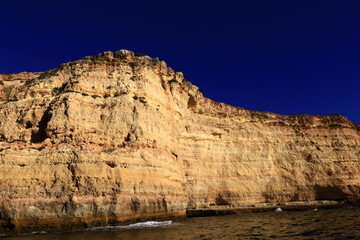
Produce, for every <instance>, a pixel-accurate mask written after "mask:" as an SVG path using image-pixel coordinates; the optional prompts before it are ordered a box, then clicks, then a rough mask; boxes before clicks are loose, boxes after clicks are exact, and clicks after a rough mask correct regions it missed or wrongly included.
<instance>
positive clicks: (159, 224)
mask: <svg viewBox="0 0 360 240" xmlns="http://www.w3.org/2000/svg"><path fill="white" fill-rule="evenodd" d="M173 224H175V223H174V222H173V221H161V222H158V221H147V222H139V223H134V224H130V225H125V226H106V227H93V228H88V229H86V230H87V231H101V230H115V229H138V228H154V227H167V226H170V225H173Z"/></svg>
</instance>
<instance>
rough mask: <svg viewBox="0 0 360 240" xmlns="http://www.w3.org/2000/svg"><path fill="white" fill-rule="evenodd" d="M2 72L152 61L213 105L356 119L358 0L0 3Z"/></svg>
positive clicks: (359, 103) (359, 51) (359, 73)
mask: <svg viewBox="0 0 360 240" xmlns="http://www.w3.org/2000/svg"><path fill="white" fill-rule="evenodd" d="M0 30H1V34H0V73H16V72H22V71H27V72H39V71H45V70H49V69H53V68H56V67H58V66H59V65H60V64H62V63H64V62H68V61H75V60H78V59H80V58H82V57H84V56H88V55H90V56H91V55H96V54H98V53H100V52H104V51H117V50H119V49H128V50H131V51H134V52H138V53H143V54H147V55H149V56H151V57H159V58H160V59H161V60H165V61H166V62H167V65H168V66H170V67H171V68H173V69H174V70H175V71H180V72H183V73H184V76H185V78H186V79H187V80H189V81H190V82H192V83H193V84H195V85H197V86H198V87H199V88H200V91H201V92H202V93H203V94H204V95H205V96H206V97H209V98H211V99H213V100H215V101H219V102H225V103H228V104H230V105H234V106H239V107H243V108H245V109H249V110H258V111H269V112H275V113H280V114H317V115H328V114H333V113H337V114H341V115H344V116H346V117H348V118H349V119H350V120H351V121H354V122H357V123H360V111H359V110H360V101H359V100H360V91H359V90H360V81H359V80H360V79H359V77H360V1H357V0H343V1H339V0H337V1H334V0H327V1H323V0H291V1H289V0H278V1H277V0H248V1H241V0H238V1H228V0H222V1H196V0H193V1H187V0H183V1H161V0H160V1H141V0H137V1H131V0H128V1H122V0H118V1H115V0H113V1H110V0H101V1H100V0H98V1H92V0H87V1H83V0H78V1H76V0H73V1H68V0H62V1H36V0H33V1H28V0H27V1H21V0H20V1H17V0H2V1H0Z"/></svg>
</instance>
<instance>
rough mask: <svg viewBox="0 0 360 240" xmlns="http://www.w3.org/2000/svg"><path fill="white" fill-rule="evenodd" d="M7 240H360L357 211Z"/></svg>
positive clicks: (191, 221) (99, 229) (242, 217)
mask: <svg viewBox="0 0 360 240" xmlns="http://www.w3.org/2000/svg"><path fill="white" fill-rule="evenodd" d="M3 238H4V239H7V240H25V239H26V240H45V239H46V240H47V239H52V240H67V239H71V240H75V239H76V240H110V239H126V240H127V239H129V240H130V239H131V240H136V239H159V240H162V239H203V240H205V239H360V209H359V208H351V207H348V208H341V209H318V210H317V209H312V210H306V211H285V210H283V211H279V210H278V211H273V212H263V213H242V214H237V215H227V216H217V217H201V218H200V217H199V218H182V219H178V220H172V221H149V222H142V223H136V224H130V225H126V226H109V227H97V228H90V229H83V230H81V231H73V232H63V233H36V234H27V235H18V236H6V237H3Z"/></svg>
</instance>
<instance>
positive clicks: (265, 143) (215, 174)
mask: <svg viewBox="0 0 360 240" xmlns="http://www.w3.org/2000/svg"><path fill="white" fill-rule="evenodd" d="M359 184H360V125H358V124H355V123H352V122H350V121H349V120H348V119H347V118H346V117H343V116H340V115H329V116H313V115H295V116H286V115H279V114H274V113H269V112H257V111H248V110H244V109H242V108H239V107H233V106H230V105H227V104H224V103H218V102H214V101H212V100H210V99H208V98H205V97H204V96H203V95H202V94H201V93H200V92H199V91H198V88H197V87H196V86H194V85H192V84H191V83H189V82H188V81H186V80H185V79H184V77H183V74H182V73H179V72H174V71H173V70H172V69H171V68H168V67H167V66H166V63H165V62H163V61H159V59H157V58H150V57H148V56H145V55H141V54H135V53H133V52H130V51H126V50H120V51H118V52H115V53H113V52H105V53H102V54H98V55H96V56H93V57H85V58H83V59H81V60H78V61H75V62H70V63H65V64H63V65H61V66H60V67H59V68H57V69H54V70H50V71H47V72H41V73H18V74H6V75H5V74H1V75H0V232H21V231H32V230H34V229H35V230H36V229H54V230H61V229H66V228H71V227H86V226H94V225H104V224H114V223H118V222H119V221H120V222H121V221H125V220H129V219H140V218H144V217H158V216H172V215H179V214H183V213H184V210H185V209H187V208H207V207H212V206H234V207H239V206H248V205H252V204H259V203H271V204H273V203H280V202H291V201H296V202H298V201H319V200H336V201H343V200H348V201H354V202H356V201H358V200H359V196H360V187H359V186H360V185H359Z"/></svg>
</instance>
